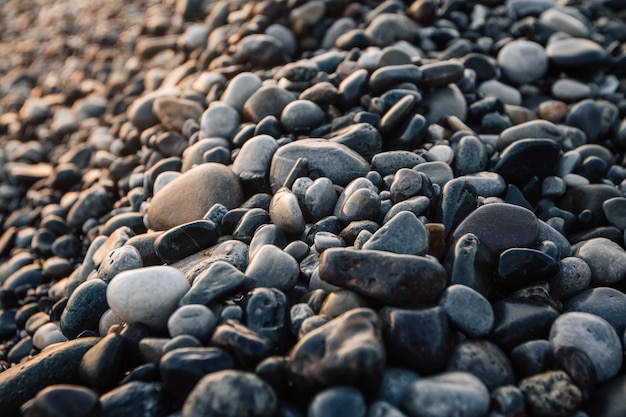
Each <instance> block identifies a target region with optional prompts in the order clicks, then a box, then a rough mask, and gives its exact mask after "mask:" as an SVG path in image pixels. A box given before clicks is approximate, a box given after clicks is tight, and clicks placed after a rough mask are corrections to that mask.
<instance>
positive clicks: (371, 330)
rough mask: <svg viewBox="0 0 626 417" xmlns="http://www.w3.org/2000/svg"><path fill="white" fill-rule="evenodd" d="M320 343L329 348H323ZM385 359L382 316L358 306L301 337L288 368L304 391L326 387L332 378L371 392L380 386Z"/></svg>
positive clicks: (290, 358)
mask: <svg viewBox="0 0 626 417" xmlns="http://www.w3.org/2000/svg"><path fill="white" fill-rule="evenodd" d="M303 325H304V324H303ZM320 343H321V344H323V345H324V346H326V349H323V350H320V349H319V345H320ZM312 358H314V360H311V359H312ZM384 361H385V352H384V348H383V342H382V325H381V322H380V319H379V318H378V315H377V314H376V313H375V312H374V311H373V310H370V309H367V308H357V309H353V310H350V311H348V312H346V313H344V314H342V315H340V316H339V317H337V318H335V319H333V320H331V321H329V322H328V323H326V324H324V325H322V326H320V327H318V328H316V329H315V330H311V331H310V332H308V333H306V334H305V335H304V336H303V337H302V338H300V340H299V341H298V342H297V343H296V345H295V346H294V347H293V349H292V350H291V352H290V353H289V356H288V364H287V367H288V373H289V375H290V378H291V380H292V381H293V383H294V386H295V388H296V389H300V390H304V392H306V391H309V390H319V389H321V388H324V387H325V386H327V385H328V381H333V383H334V384H336V385H342V384H347V385H352V386H355V387H358V388H361V389H363V390H364V391H365V392H367V391H371V390H376V389H377V388H378V383H377V381H380V380H381V378H382V375H383V369H384Z"/></svg>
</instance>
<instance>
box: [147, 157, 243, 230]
mask: <svg viewBox="0 0 626 417" xmlns="http://www.w3.org/2000/svg"><path fill="white" fill-rule="evenodd" d="M241 200H242V193H241V188H240V185H239V181H238V180H237V178H236V177H235V175H234V174H233V173H232V171H231V170H230V169H228V168H227V167H225V166H224V165H219V164H215V163H207V164H202V165H199V166H197V167H195V168H192V169H190V170H189V171H187V172H185V173H184V174H183V175H181V176H180V177H178V178H177V179H175V180H174V181H172V182H170V183H169V184H167V185H166V186H165V187H163V189H161V190H160V191H159V193H158V194H156V195H155V196H154V197H153V199H152V202H151V203H150V206H149V208H148V213H147V216H148V223H149V224H150V228H151V229H154V230H167V229H169V228H172V227H174V226H178V225H181V224H183V223H187V222H190V221H194V220H200V219H202V217H203V216H204V214H205V213H206V212H207V211H208V210H209V208H211V206H213V205H214V204H217V203H219V204H223V205H224V206H226V207H228V208H232V207H235V206H237V205H238V204H239V203H241ZM182 201H184V202H185V210H179V209H178V208H179V205H180V203H181V202H182Z"/></svg>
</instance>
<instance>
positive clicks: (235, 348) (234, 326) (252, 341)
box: [210, 320, 272, 367]
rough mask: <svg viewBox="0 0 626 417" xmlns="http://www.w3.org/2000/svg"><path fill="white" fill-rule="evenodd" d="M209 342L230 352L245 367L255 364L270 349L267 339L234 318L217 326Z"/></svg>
mask: <svg viewBox="0 0 626 417" xmlns="http://www.w3.org/2000/svg"><path fill="white" fill-rule="evenodd" d="M210 344H211V346H216V347H218V348H221V349H224V350H226V351H227V352H229V353H231V354H232V355H233V356H234V357H235V358H236V359H237V361H238V363H240V364H241V365H243V366H245V367H254V366H256V365H257V364H258V363H259V362H261V361H262V360H263V359H265V358H267V357H268V356H269V355H270V353H271V350H272V344H271V342H270V341H269V340H267V339H265V338H264V337H262V336H261V335H259V334H258V333H256V332H254V331H252V330H251V329H249V328H248V327H246V326H244V325H243V324H241V323H240V322H239V321H236V320H227V321H226V322H225V323H223V324H220V325H219V326H217V328H216V329H215V333H213V337H212V338H211V341H210Z"/></svg>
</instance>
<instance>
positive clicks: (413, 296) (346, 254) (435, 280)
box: [320, 248, 446, 306]
mask: <svg viewBox="0 0 626 417" xmlns="http://www.w3.org/2000/svg"><path fill="white" fill-rule="evenodd" d="M382 271H384V273H382ZM320 278H321V279H322V280H323V281H326V282H328V283H330V284H333V285H338V286H341V287H344V288H348V289H351V290H353V291H356V292H358V293H360V294H362V295H365V296H368V297H372V298H374V299H377V300H379V301H383V302H385V303H387V304H391V305H398V306H416V305H420V304H425V303H432V302H434V301H436V300H437V299H438V298H439V296H440V295H441V293H442V292H443V290H444V288H445V283H446V273H445V269H444V268H443V266H441V264H439V262H437V261H436V260H434V259H432V258H428V257H423V256H414V255H397V254H392V253H386V252H382V251H368V250H359V251H354V250H349V249H342V248H336V249H328V250H326V251H324V253H322V256H321V258H320Z"/></svg>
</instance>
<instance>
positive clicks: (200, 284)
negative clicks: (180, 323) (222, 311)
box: [180, 260, 252, 305]
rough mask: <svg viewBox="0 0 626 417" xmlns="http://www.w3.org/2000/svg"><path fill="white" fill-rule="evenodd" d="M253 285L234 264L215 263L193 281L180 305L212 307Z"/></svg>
mask: <svg viewBox="0 0 626 417" xmlns="http://www.w3.org/2000/svg"><path fill="white" fill-rule="evenodd" d="M249 285H252V283H250V282H249V280H248V278H246V276H245V275H244V274H243V272H241V271H240V270H238V269H237V268H235V267H234V266H233V265H232V264H230V263H228V262H225V261H223V260H217V261H215V262H213V263H212V264H211V265H210V266H209V267H208V268H206V269H205V270H203V271H202V272H201V273H200V274H199V275H198V276H197V277H196V278H195V280H194V281H193V283H192V286H191V289H190V290H189V291H187V293H186V294H185V295H184V296H183V298H181V300H180V305H186V304H204V305H210V304H211V303H213V302H215V301H219V300H221V299H222V298H225V297H227V296H229V295H232V294H235V293H237V292H239V291H241V290H243V289H245V288H246V287H247V286H249Z"/></svg>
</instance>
